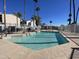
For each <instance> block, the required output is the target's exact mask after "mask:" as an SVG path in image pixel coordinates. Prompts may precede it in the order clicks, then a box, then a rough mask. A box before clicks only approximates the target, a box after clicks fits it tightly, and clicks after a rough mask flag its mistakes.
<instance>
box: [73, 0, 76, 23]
mask: <svg viewBox="0 0 79 59" xmlns="http://www.w3.org/2000/svg"><path fill="white" fill-rule="evenodd" d="M75 23H76V20H75V0H73V24H75Z"/></svg>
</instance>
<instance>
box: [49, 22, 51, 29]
mask: <svg viewBox="0 0 79 59" xmlns="http://www.w3.org/2000/svg"><path fill="white" fill-rule="evenodd" d="M49 23H50V29H52V26H51V25H52V21H49Z"/></svg>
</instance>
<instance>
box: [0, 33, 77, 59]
mask: <svg viewBox="0 0 79 59" xmlns="http://www.w3.org/2000/svg"><path fill="white" fill-rule="evenodd" d="M64 34H65V35H67V34H66V33H64ZM67 39H68V38H67ZM68 40H69V39H68ZM73 47H78V45H77V44H75V43H74V42H73V41H71V40H69V43H66V44H62V45H58V46H55V47H51V48H45V49H41V50H38V51H33V50H31V49H28V48H25V47H22V46H19V45H17V44H14V43H11V42H9V41H7V40H2V39H1V40H0V59H69V58H70V56H71V52H72V48H73Z"/></svg>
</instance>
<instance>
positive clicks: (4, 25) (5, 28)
mask: <svg viewBox="0 0 79 59" xmlns="http://www.w3.org/2000/svg"><path fill="white" fill-rule="evenodd" d="M4 29H6V0H4Z"/></svg>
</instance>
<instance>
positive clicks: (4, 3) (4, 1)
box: [3, 0, 7, 36]
mask: <svg viewBox="0 0 79 59" xmlns="http://www.w3.org/2000/svg"><path fill="white" fill-rule="evenodd" d="M3 1H4V30H5V36H7V29H6V0H3Z"/></svg>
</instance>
